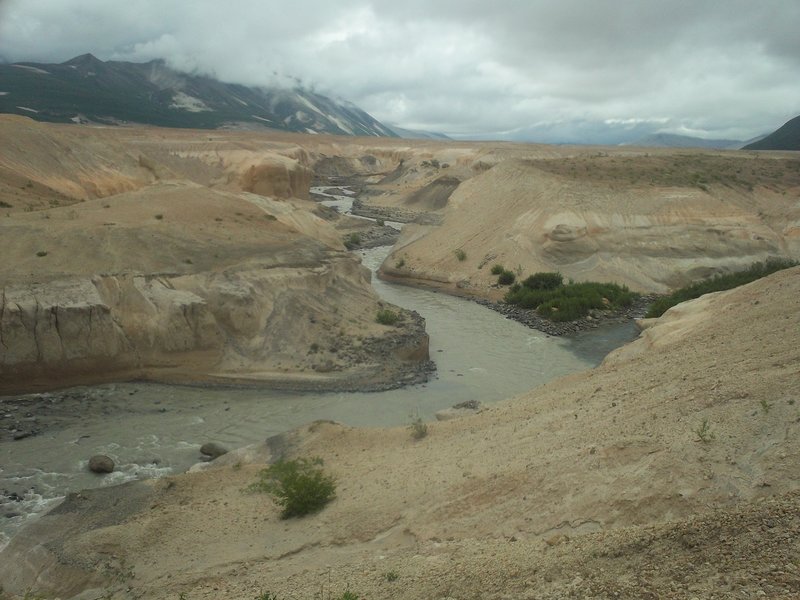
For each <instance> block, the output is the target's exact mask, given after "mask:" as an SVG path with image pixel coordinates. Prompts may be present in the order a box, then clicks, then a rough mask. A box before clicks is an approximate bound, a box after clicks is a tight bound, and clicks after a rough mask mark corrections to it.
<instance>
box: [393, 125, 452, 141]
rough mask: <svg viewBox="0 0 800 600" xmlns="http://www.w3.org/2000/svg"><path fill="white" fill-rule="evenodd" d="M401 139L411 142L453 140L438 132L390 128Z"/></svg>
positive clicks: (394, 126)
mask: <svg viewBox="0 0 800 600" xmlns="http://www.w3.org/2000/svg"><path fill="white" fill-rule="evenodd" d="M389 127H390V128H391V130H392V131H394V132H395V133H396V134H397V135H398V136H400V137H401V138H405V139H409V140H451V139H453V138H451V137H448V136H446V135H445V134H443V133H438V132H436V131H424V130H422V129H404V128H403V127H398V126H396V125H390V126H389Z"/></svg>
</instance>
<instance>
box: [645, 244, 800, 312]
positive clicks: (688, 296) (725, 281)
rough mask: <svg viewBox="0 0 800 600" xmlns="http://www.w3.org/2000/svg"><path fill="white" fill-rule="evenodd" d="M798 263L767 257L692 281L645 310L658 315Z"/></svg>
mask: <svg viewBox="0 0 800 600" xmlns="http://www.w3.org/2000/svg"><path fill="white" fill-rule="evenodd" d="M798 264H800V263H798V262H797V261H795V260H789V259H784V258H768V259H767V260H765V261H764V262H756V263H753V264H752V265H750V266H749V267H748V268H747V269H745V270H744V271H737V272H735V273H727V274H725V275H717V276H715V277H712V278H710V279H706V280H704V281H700V282H698V283H693V284H691V285H688V286H686V287H683V288H681V289H679V290H676V291H674V292H673V293H671V294H670V295H669V296H663V297H661V298H659V299H658V300H656V301H655V302H653V304H651V305H650V308H649V309H648V311H647V315H646V316H647V317H648V318H653V317H660V316H661V315H663V314H664V313H665V312H667V310H668V309H670V308H672V307H673V306H675V305H676V304H680V303H681V302H686V301H687V300H693V299H694V298H699V297H700V296H702V295H703V294H709V293H711V292H720V291H722V290H729V289H732V288H735V287H739V286H740V285H744V284H746V283H751V282H753V281H755V280H756V279H761V278H762V277H766V276H767V275H771V274H772V273H775V272H776V271H781V270H783V269H789V268H791V267H796V266H797V265H798Z"/></svg>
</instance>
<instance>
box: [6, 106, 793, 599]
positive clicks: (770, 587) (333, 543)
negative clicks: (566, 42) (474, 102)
mask: <svg viewBox="0 0 800 600" xmlns="http://www.w3.org/2000/svg"><path fill="white" fill-rule="evenodd" d="M0 134H1V135H2V138H3V140H4V144H3V145H2V147H0V207H2V208H0V236H2V240H3V248H4V253H3V254H4V258H5V260H4V261H2V263H0V287H1V288H2V296H1V297H0V298H1V299H0V394H3V395H4V396H0V405H2V406H6V407H8V406H11V402H12V398H15V397H16V396H18V395H21V394H26V393H31V392H41V393H46V394H51V395H52V396H43V397H45V398H50V397H54V398H57V397H58V396H59V394H64V395H66V394H78V395H80V394H85V395H86V397H87V399H85V400H86V401H85V402H84V401H83V400H81V402H84V403H83V404H80V406H81V407H82V408H81V410H85V411H86V414H85V415H84V416H83V417H81V416H80V415H79V413H76V414H75V415H72V416H71V417H69V419H67V421H68V422H63V423H61V424H60V425H57V426H56V425H53V426H52V428H51V429H49V430H45V431H43V432H42V435H40V436H37V435H32V436H27V437H25V438H24V439H23V438H20V439H18V440H16V441H14V440H13V439H8V440H5V441H3V442H0V443H2V444H5V446H4V448H8V449H9V450H8V451H7V454H6V451H5V450H4V457H8V459H13V460H8V459H7V460H8V464H12V463H13V465H14V466H13V469H17V471H14V472H12V475H13V477H9V478H8V480H7V481H4V483H3V485H4V486H6V487H8V486H11V485H20V488H19V489H14V490H13V492H14V493H15V494H19V493H23V494H22V495H24V492H25V490H24V489H22V488H23V487H24V486H22V485H21V483H20V482H21V479H20V478H21V477H27V476H29V475H31V473H33V472H34V471H36V470H37V469H38V470H39V471H46V470H47V469H46V468H44V467H46V465H44V462H43V461H45V459H44V458H42V457H44V456H47V455H49V456H50V458H47V459H46V460H49V461H51V462H53V463H54V462H56V461H57V460H63V462H64V464H62V465H60V466H58V469H60V471H59V473H70V475H69V476H70V477H74V480H73V481H74V485H75V486H78V487H82V486H81V483H80V482H85V481H86V479H87V478H88V477H96V476H95V475H89V474H87V473H86V472H85V469H83V467H82V465H81V463H80V461H81V460H86V459H88V456H86V457H85V458H81V457H83V455H84V454H85V453H87V452H88V450H89V449H90V448H91V449H93V450H94V451H97V452H99V451H101V450H102V451H105V452H115V451H116V452H118V458H120V462H121V463H122V464H123V465H125V469H127V472H128V475H131V476H130V477H124V478H123V477H121V476H117V477H118V478H117V480H116V481H117V482H120V481H122V480H123V479H130V481H128V482H127V483H124V484H123V485H121V486H108V485H98V486H95V485H89V486H86V487H88V488H94V489H86V490H84V491H78V490H77V489H75V488H74V487H72V484H70V485H66V484H63V483H59V484H58V485H59V486H61V487H57V486H56V487H57V489H56V487H54V491H53V493H52V496H53V497H55V496H60V495H66V498H65V499H64V501H63V502H61V503H60V504H58V505H57V506H56V507H55V508H54V509H53V510H51V511H50V512H49V513H47V514H45V515H43V516H40V517H39V518H36V519H30V523H29V524H28V526H27V527H26V529H24V530H22V531H23V532H22V533H20V534H18V535H17V534H16V531H17V530H16V529H15V530H14V531H12V532H11V533H12V534H13V535H14V537H12V538H11V540H10V543H9V544H8V545H7V547H5V549H3V550H2V551H1V552H0V583H2V591H0V594H2V596H5V597H7V598H18V597H19V598H21V597H25V595H26V594H28V593H34V594H36V595H37V596H41V597H54V598H55V597H60V598H95V597H109V598H138V597H147V598H159V599H160V598H164V599H166V598H178V597H185V598H192V599H195V598H198V599H202V598H209V599H210V598H219V597H227V598H255V597H259V594H263V593H264V592H265V591H269V592H271V593H273V594H275V595H276V596H277V597H279V598H289V597H298V598H311V597H314V595H315V594H322V595H323V597H326V596H325V594H328V596H330V597H339V596H340V595H341V594H342V593H343V592H344V591H345V590H346V589H350V590H353V591H354V592H355V593H357V594H358V595H359V596H360V597H362V596H363V597H368V598H420V597H429V598H437V599H445V598H470V597H489V598H508V597H514V598H516V597H520V598H524V597H531V598H534V597H535V598H562V597H570V596H572V597H616V598H642V597H653V598H661V597H663V598H682V597H691V596H697V597H712V596H713V597H718V598H738V597H750V596H752V597H755V596H756V595H766V596H767V597H774V598H790V597H793V595H796V594H797V593H800V572H798V570H797V565H798V564H799V563H798V561H800V545H798V542H797V540H798V539H800V538H798V536H797V535H796V534H797V532H798V531H800V529H799V527H800V524H799V523H798V520H797V514H798V510H797V509H798V508H800V496H798V492H797V490H798V479H797V477H798V476H797V473H798V466H800V464H799V463H798V460H799V459H800V448H798V444H797V439H798V436H797V431H796V429H797V427H798V422H800V413H798V406H800V370H799V369H800V354H798V352H799V351H800V350H799V349H798V346H797V344H796V334H797V332H798V331H800V321H798V319H800V304H798V302H799V301H800V300H799V299H800V267H794V268H792V269H788V270H785V271H781V272H779V273H775V274H773V275H770V276H769V277H767V278H764V279H762V280H758V281H756V282H754V283H751V284H748V285H746V286H743V287H740V288H736V289H733V290H729V291H725V292H719V293H715V294H709V295H706V296H703V297H701V298H699V299H697V300H693V301H690V302H687V303H683V304H681V305H678V306H676V307H675V308H673V309H671V310H670V311H668V312H667V313H666V314H665V315H664V316H663V317H661V318H659V319H658V320H656V321H654V322H651V323H647V325H646V329H644V331H642V332H641V334H639V333H638V331H633V325H632V324H630V323H628V324H626V325H620V326H616V327H615V328H612V330H609V329H598V330H596V331H595V332H594V333H591V332H590V333H585V334H582V336H583V337H578V338H575V337H567V338H554V337H549V336H547V335H545V334H542V333H540V332H538V331H535V330H532V329H528V328H525V327H523V326H522V325H520V324H518V323H514V322H512V321H510V320H507V319H504V318H503V317H502V316H501V315H499V314H497V313H495V312H492V311H489V310H488V309H486V308H485V307H483V306H480V305H479V304H478V303H477V302H473V301H471V300H479V301H481V302H500V301H502V298H503V296H504V295H505V293H506V292H507V290H508V288H507V286H503V285H500V284H499V282H498V280H497V276H496V275H493V274H492V273H491V270H492V267H493V266H495V265H503V266H504V267H505V268H507V269H510V270H512V271H513V272H514V273H515V274H516V276H517V277H518V278H523V277H525V276H527V275H530V274H533V273H535V272H552V271H558V272H560V273H561V274H563V275H564V277H565V278H568V279H572V280H574V281H579V282H580V281H603V282H612V281H613V282H616V283H619V284H623V285H626V286H628V287H629V288H630V289H632V290H634V291H636V292H641V293H644V294H662V293H665V292H667V291H669V290H671V289H675V288H677V287H679V286H681V285H684V284H686V283H688V282H691V281H696V280H699V279H702V278H705V277H708V276H710V275H713V274H715V273H725V272H730V271H734V270H738V269H741V268H744V267H746V266H748V265H749V264H751V263H753V262H755V261H760V260H764V259H766V258H768V257H783V258H790V259H798V258H800V159H798V157H797V154H796V153H793V152H754V151H722V150H703V149H698V150H686V149H672V148H658V149H656V148H632V147H622V146H621V147H578V146H544V145H534V144H512V143H504V142H456V141H443V140H429V139H428V140H407V139H398V138H358V137H348V138H344V137H334V136H327V135H315V136H310V135H299V134H293V133H287V132H277V131H276V132H269V133H265V132H248V131H220V130H214V131H198V130H178V129H158V128H149V127H126V128H114V127H86V126H74V125H61V124H45V123H37V122H34V121H32V120H30V119H27V118H24V117H20V116H13V115H0ZM5 140H8V142H6V141H5ZM332 192H333V193H332ZM335 192H342V193H345V192H352V193H348V194H346V195H347V196H348V197H352V198H353V202H352V212H353V213H354V214H353V215H348V214H343V213H341V212H338V211H337V210H334V209H333V208H331V207H330V206H326V205H325V203H323V202H322V200H323V199H327V198H330V195H328V196H325V195H324V194H332V195H334V196H335V195H337V194H336V193H335ZM337 201H338V202H339V204H338V205H337V204H335V202H337ZM326 203H327V204H329V205H332V206H333V205H335V206H340V207H341V206H349V205H350V204H351V203H350V202H343V201H341V200H336V199H334V201H329V200H326ZM358 215H361V216H362V217H363V216H366V217H370V218H372V219H376V220H379V221H378V222H377V223H375V222H373V221H369V220H365V219H364V218H359V216H358ZM380 221H383V223H381V222H380ZM401 223H402V230H401V231H400V233H399V237H398V236H392V235H390V234H391V232H387V231H383V228H385V227H392V226H397V227H398V228H399V227H400V224H401ZM382 235H389V239H390V238H392V237H397V241H396V242H395V243H394V244H393V246H392V247H391V248H385V247H384V248H371V249H370V248H369V247H370V246H371V245H372V242H371V240H376V239H380V237H381V236H382ZM398 284H400V285H398ZM401 286H402V287H401ZM383 311H390V312H391V313H392V314H393V315H395V317H396V322H395V323H393V324H382V323H380V322H378V318H377V317H378V315H379V313H381V312H383ZM426 319H427V322H426ZM604 336H606V337H607V338H608V339H606V341H603V340H604V339H605V338H604ZM635 336H638V337H636V339H635V340H634V341H629V340H630V339H632V338H633V337H635ZM623 344H624V345H623ZM618 346H621V347H619V348H618V349H616V350H614V351H613V352H611V354H609V355H608V356H605V355H606V353H607V352H608V351H610V350H612V349H613V348H617V347H618ZM440 351H441V352H440ZM604 356H605V358H603V357H604ZM431 361H434V362H435V364H436V367H437V368H438V371H437V372H436V374H434V370H433V369H434V364H433V363H432V362H431ZM600 361H602V362H600ZM598 363H600V364H599V365H598ZM595 365H597V366H595ZM592 367H594V368H592ZM75 386H79V387H75ZM80 386H82V387H80ZM64 388H72V391H65V390H64ZM387 390H389V391H387ZM467 400H474V401H477V402H481V403H483V405H482V406H481V408H480V409H479V410H475V411H473V414H467V415H466V416H461V417H459V418H455V419H450V420H443V421H433V418H434V414H435V413H436V411H439V410H442V409H445V408H447V407H450V406H452V405H454V404H457V403H460V402H463V401H467ZM93 406H96V407H97V408H98V409H99V408H101V407H104V406H105V407H106V408H108V411H109V412H108V413H107V414H102V413H94V412H93V408H92V407H93ZM161 409H164V411H163V412H162V411H161ZM228 409H230V410H228ZM3 412H4V413H5V412H6V411H5V410H4V411H3ZM225 413H227V414H225ZM9 414H10V413H9ZM414 415H416V416H417V417H421V418H423V419H424V420H425V421H427V422H428V424H427V435H425V436H423V437H422V438H421V439H414V437H413V436H412V435H411V433H410V432H409V428H408V422H409V418H410V417H413V416H414ZM115 417H118V418H119V419H120V422H119V424H118V425H115V427H118V428H119V430H118V431H117V433H116V434H114V435H111V436H109V437H105V438H104V437H103V436H104V435H106V434H104V433H103V430H111V432H112V433H113V429H114V427H109V425H108V424H107V423H104V421H105V420H106V419H114V418H115ZM83 420H85V422H84V423H82V421H83ZM159 427H162V429H159ZM125 429H127V430H129V431H125V433H126V434H130V439H127V440H126V441H124V442H122V441H121V442H120V443H119V445H118V447H116V448H114V447H113V444H114V443H115V442H114V439H113V438H114V436H115V435H116V437H118V438H119V439H120V440H121V439H122V438H123V437H124V436H123V431H124V430H125ZM87 432H89V433H87ZM82 435H91V436H92V437H91V438H90V439H85V438H81V436H82ZM148 436H151V437H150V438H148ZM153 437H154V438H157V445H156V446H154V445H152V444H151V445H148V444H149V442H147V441H146V439H145V438H147V439H152V438H153ZM208 437H215V438H217V439H216V440H209V439H207V438H208ZM205 441H219V442H224V443H225V444H226V445H229V446H231V448H236V447H238V446H242V448H240V449H238V450H234V451H232V452H230V453H229V454H226V455H223V456H222V457H220V458H217V459H216V460H214V461H212V462H209V463H204V464H202V465H200V466H197V467H195V468H193V469H191V471H190V472H187V473H183V472H182V471H184V470H186V469H187V468H188V467H189V466H190V464H191V463H192V462H194V460H195V457H196V454H197V452H196V447H197V445H199V444H200V443H203V442H205ZM67 447H68V448H69V451H60V450H59V449H61V448H67ZM167 447H171V448H172V449H171V450H169V452H172V454H170V455H169V457H168V458H164V457H167V452H168V451H167V450H166V448H167ZM134 449H136V451H135V452H134ZM158 453H164V457H162V458H160V460H159V462H158V463H155V462H153V463H151V462H148V461H150V460H152V459H153V458H154V457H156V454H158ZM59 454H60V455H63V456H61V457H60V458H58V457H57V455H59ZM313 456H318V457H320V458H322V459H323V460H324V466H325V469H326V470H328V471H329V472H330V473H332V474H333V475H334V476H335V478H336V482H337V493H336V499H335V500H334V501H333V502H332V503H331V504H330V505H329V506H328V507H326V508H325V509H324V510H322V511H321V512H320V513H318V514H315V515H312V516H308V517H304V518H301V519H291V520H285V521H284V520H281V519H279V516H278V512H279V511H278V508H277V507H276V506H275V505H274V504H273V503H272V502H271V501H270V500H269V498H268V497H266V496H259V495H254V494H246V493H243V492H242V489H243V488H245V487H247V485H249V484H250V483H252V482H253V481H254V480H255V478H256V476H257V473H258V471H259V470H260V469H261V468H263V466H264V464H265V462H269V461H275V460H277V459H278V458H281V457H289V458H295V457H313ZM39 459H41V461H39ZM5 462H6V460H4V463H5ZM38 462H41V464H37V463H38ZM76 465H77V467H76ZM6 469H9V467H7V466H6V467H4V470H6ZM137 469H138V470H139V471H140V472H141V476H139V475H135V474H133V473H134V472H135V471H137ZM162 469H163V470H162ZM123 471H124V469H123ZM54 472H55V469H54ZM148 474H151V475H159V478H156V479H147V478H144V477H142V476H144V475H148ZM0 475H6V473H0ZM59 477H61V476H58V477H55V478H54V479H59ZM8 491H9V492H10V491H12V490H10V489H9V490H8ZM54 504H55V503H54ZM12 518H18V516H14V517H12ZM703 557H705V558H706V560H701V558H703ZM388 573H393V574H394V576H393V577H388V576H387V574H388ZM2 596H0V597H2Z"/></svg>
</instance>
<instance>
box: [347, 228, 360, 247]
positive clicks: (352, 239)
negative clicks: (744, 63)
mask: <svg viewBox="0 0 800 600" xmlns="http://www.w3.org/2000/svg"><path fill="white" fill-rule="evenodd" d="M360 245H361V236H360V235H359V234H357V233H355V232H354V233H351V234H350V235H349V236H348V238H347V239H346V240H345V241H344V247H345V248H347V249H348V250H352V249H353V248H358V247H359V246H360Z"/></svg>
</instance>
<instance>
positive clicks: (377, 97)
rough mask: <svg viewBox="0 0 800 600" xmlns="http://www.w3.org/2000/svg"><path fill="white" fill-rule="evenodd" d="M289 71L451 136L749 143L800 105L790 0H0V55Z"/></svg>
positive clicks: (250, 72)
mask: <svg viewBox="0 0 800 600" xmlns="http://www.w3.org/2000/svg"><path fill="white" fill-rule="evenodd" d="M86 52H91V53H92V54H94V55H95V56H97V57H98V58H100V59H103V60H109V59H113V60H131V61H146V60H151V59H154V58H164V59H166V61H167V62H168V63H169V64H170V65H171V66H173V67H175V68H178V69H181V70H189V71H195V72H202V73H204V74H209V75H214V76H216V77H218V78H219V79H222V80H224V81H228V82H235V83H244V84H249V85H253V84H271V83H274V82H276V81H278V82H281V83H283V84H287V82H292V81H294V80H299V81H301V82H302V84H303V85H306V86H308V87H313V88H314V89H315V90H316V91H318V92H321V93H324V94H327V95H332V96H336V97H341V98H345V99H347V100H350V101H352V102H354V103H356V104H357V105H358V106H360V107H361V108H363V109H364V110H366V111H367V112H369V113H370V114H372V115H373V116H374V117H376V118H377V119H379V120H381V121H385V122H387V123H392V124H396V125H399V126H401V127H407V128H412V129H426V130H432V131H439V132H444V133H447V134H450V135H455V136H458V137H462V136H468V137H476V138H505V139H532V140H534V141H537V140H538V141H546V142H593V143H598V142H607V143H616V142H619V141H625V140H626V139H627V138H631V137H637V136H640V135H643V134H645V133H649V132H655V131H659V132H662V131H663V132H668V133H680V134H686V135H697V136H700V137H713V138H733V139H749V138H751V137H754V136H756V135H758V134H761V133H767V132H769V131H772V130H774V129H776V128H777V127H778V126H780V125H782V124H783V123H784V122H785V121H787V120H788V119H789V118H791V117H794V116H796V115H798V114H800V0H761V1H759V2H756V1H753V0H494V1H489V0H389V1H380V0H373V1H365V0H362V1H359V0H335V1H334V0H282V1H280V2H277V1H273V0H227V1H221V0H184V1H177V0H0V58H2V59H3V60H5V61H10V62H18V61H37V62H63V61H65V60H68V59H70V58H72V57H73V56H76V55H79V54H84V53H86Z"/></svg>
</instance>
